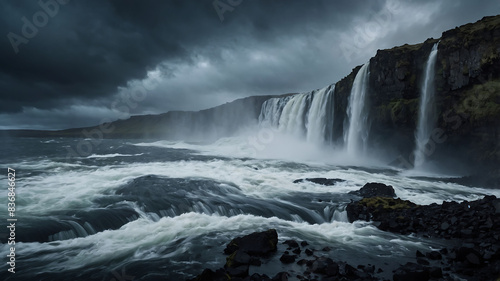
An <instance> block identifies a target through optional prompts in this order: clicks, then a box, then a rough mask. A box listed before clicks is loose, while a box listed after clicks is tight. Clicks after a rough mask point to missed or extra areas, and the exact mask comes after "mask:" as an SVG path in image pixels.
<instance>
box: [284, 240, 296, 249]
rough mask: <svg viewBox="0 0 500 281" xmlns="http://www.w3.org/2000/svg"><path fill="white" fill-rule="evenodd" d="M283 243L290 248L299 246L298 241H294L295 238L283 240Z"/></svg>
mask: <svg viewBox="0 0 500 281" xmlns="http://www.w3.org/2000/svg"><path fill="white" fill-rule="evenodd" d="M283 244H286V245H288V246H289V247H290V248H297V247H299V243H297V241H295V240H286V241H285V242H283Z"/></svg>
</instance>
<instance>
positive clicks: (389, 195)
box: [190, 183, 500, 281]
mask: <svg viewBox="0 0 500 281" xmlns="http://www.w3.org/2000/svg"><path fill="white" fill-rule="evenodd" d="M351 194H354V195H356V196H360V198H361V197H362V199H360V200H358V201H354V202H351V203H349V204H348V205H347V207H346V211H347V216H348V219H349V222H354V221H357V220H363V221H371V222H372V223H373V225H374V226H376V227H377V228H379V229H380V230H383V231H388V232H392V233H398V234H403V235H408V234H412V235H417V236H420V237H422V238H438V239H445V240H449V241H450V242H452V243H450V244H453V245H455V246H450V247H443V248H441V249H435V250H433V251H429V252H424V253H423V252H420V251H416V253H415V260H414V262H408V263H406V264H404V265H400V267H399V268H397V269H396V270H394V271H393V272H392V273H388V272H383V270H382V269H381V268H377V267H376V266H375V265H372V264H367V265H358V266H356V267H355V266H352V265H350V264H348V263H346V262H344V261H342V259H341V258H339V259H335V260H334V259H332V258H330V257H328V256H327V255H326V254H325V253H326V252H328V251H329V250H330V249H329V247H328V245H325V246H324V248H322V249H321V250H318V249H314V248H313V247H310V246H309V243H308V242H307V241H295V240H286V241H284V242H282V244H283V245H285V248H286V250H284V251H278V248H279V247H278V243H279V242H278V231H276V229H269V230H267V231H263V232H254V233H251V234H249V235H246V236H242V237H237V238H235V239H233V240H232V241H230V242H229V243H228V244H227V246H226V248H225V250H224V254H225V255H227V257H226V263H225V265H224V266H223V267H222V268H220V269H217V270H215V271H213V270H211V269H205V270H204V271H203V272H202V273H201V274H200V275H198V276H197V277H195V278H193V279H190V281H208V280H232V281H238V280H245V281H257V280H276V281H278V280H279V281H284V280H328V281H330V280H332V281H333V280H390V279H387V276H392V280H394V281H398V280H401V281H402V280H404V281H411V280H418V281H422V280H424V281H425V280H477V281H479V280H481V281H483V280H499V278H500V199H498V198H496V197H495V196H485V197H484V198H483V199H479V200H475V201H470V202H469V201H464V202H461V203H458V202H443V204H431V205H425V206H420V205H417V204H414V203H412V202H410V201H407V200H401V199H399V198H395V197H396V194H395V193H394V189H393V188H392V187H391V186H387V185H384V184H379V183H368V184H366V185H365V186H363V188H361V189H360V190H359V191H355V192H351ZM281 248H282V249H283V247H281ZM273 257H274V258H278V257H279V260H280V262H281V263H282V264H283V265H284V266H285V268H286V270H285V271H282V270H278V271H280V272H276V273H275V275H274V276H271V277H270V276H267V275H265V274H259V273H253V274H251V275H249V272H250V271H249V268H250V267H253V268H258V267H260V266H261V265H263V264H265V263H266V262H268V261H269V259H270V258H273ZM281 268H283V267H281ZM288 268H289V269H288ZM254 271H258V270H254Z"/></svg>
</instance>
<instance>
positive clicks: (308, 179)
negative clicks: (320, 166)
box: [293, 178, 345, 186]
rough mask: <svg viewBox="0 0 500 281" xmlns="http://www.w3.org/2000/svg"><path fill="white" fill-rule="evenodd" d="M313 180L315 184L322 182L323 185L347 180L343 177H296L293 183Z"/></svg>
mask: <svg viewBox="0 0 500 281" xmlns="http://www.w3.org/2000/svg"><path fill="white" fill-rule="evenodd" d="M306 181H308V182H312V183H315V184H321V185H327V186H330V185H335V184H337V183H339V182H344V181H345V180H342V179H327V178H305V179H296V180H294V181H293V183H301V182H306Z"/></svg>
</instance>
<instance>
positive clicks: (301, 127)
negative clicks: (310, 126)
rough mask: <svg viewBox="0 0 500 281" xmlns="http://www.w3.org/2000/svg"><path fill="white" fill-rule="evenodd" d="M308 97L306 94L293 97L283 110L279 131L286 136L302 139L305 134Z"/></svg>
mask: <svg viewBox="0 0 500 281" xmlns="http://www.w3.org/2000/svg"><path fill="white" fill-rule="evenodd" d="M309 100H310V96H309V94H308V93H304V94H298V95H295V96H294V97H293V98H292V99H291V100H290V101H289V102H287V104H286V105H285V107H284V108H283V112H282V113H281V117H280V120H279V130H280V131H281V132H284V133H286V134H289V135H292V136H295V137H302V136H303V135H304V134H305V132H306V116H305V114H306V113H307V109H308V102H309Z"/></svg>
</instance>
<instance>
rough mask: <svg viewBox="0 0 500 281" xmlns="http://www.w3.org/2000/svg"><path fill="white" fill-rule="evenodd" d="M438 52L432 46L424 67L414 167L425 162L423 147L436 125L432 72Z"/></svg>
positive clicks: (436, 45) (435, 47)
mask: <svg viewBox="0 0 500 281" xmlns="http://www.w3.org/2000/svg"><path fill="white" fill-rule="evenodd" d="M437 52H438V43H436V44H434V46H433V47H432V51H431V53H430V54H429V58H428V59H427V63H426V66H425V77H424V80H423V85H422V87H421V90H420V111H419V114H418V125H417V132H416V134H415V151H414V154H415V162H414V164H413V165H414V167H417V166H420V165H422V164H423V163H424V161H425V153H424V151H425V145H426V144H427V143H428V142H429V139H430V136H431V132H432V129H434V126H435V124H436V120H437V116H436V108H435V103H434V72H435V65H436V59H437Z"/></svg>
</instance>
